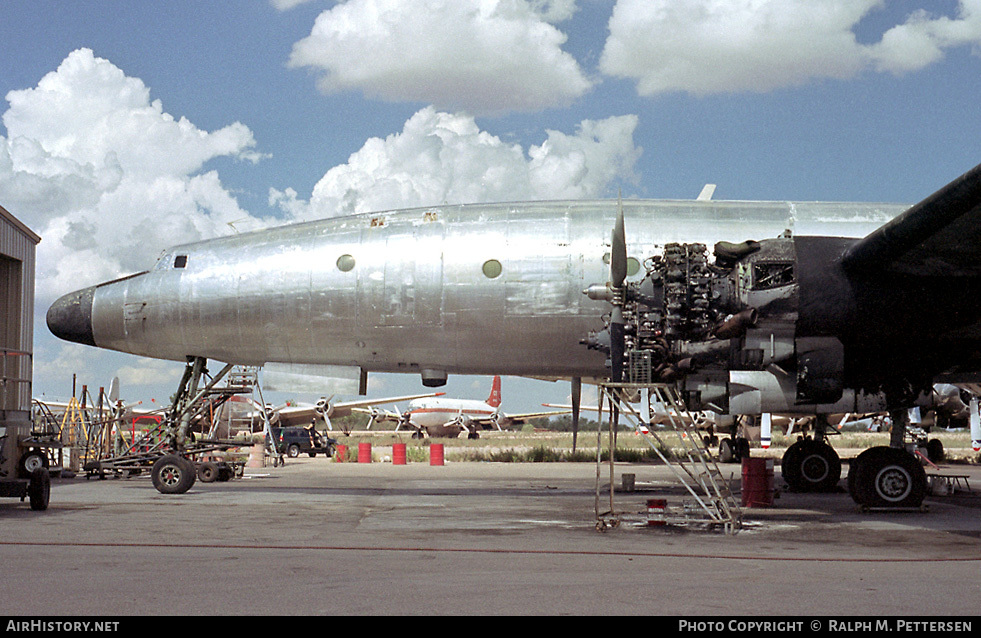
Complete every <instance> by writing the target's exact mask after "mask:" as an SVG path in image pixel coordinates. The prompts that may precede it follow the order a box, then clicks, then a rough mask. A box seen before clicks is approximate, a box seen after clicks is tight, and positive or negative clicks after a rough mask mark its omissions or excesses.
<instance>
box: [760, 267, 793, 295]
mask: <svg viewBox="0 0 981 638" xmlns="http://www.w3.org/2000/svg"><path fill="white" fill-rule="evenodd" d="M792 283H794V264H793V263H792V262H765V261H763V262H756V263H755V264H753V290H769V289H770V288H778V287H780V286H787V285H789V284H792Z"/></svg>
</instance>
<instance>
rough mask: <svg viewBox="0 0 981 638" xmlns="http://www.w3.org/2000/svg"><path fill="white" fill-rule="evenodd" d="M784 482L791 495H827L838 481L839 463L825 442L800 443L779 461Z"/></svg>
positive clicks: (836, 455) (805, 441)
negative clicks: (800, 493)
mask: <svg viewBox="0 0 981 638" xmlns="http://www.w3.org/2000/svg"><path fill="white" fill-rule="evenodd" d="M780 470H781V472H782V473H783V480H785V481H787V485H789V486H790V489H791V491H794V492H830V491H832V490H834V489H835V487H837V485H838V481H839V480H840V479H841V459H840V458H839V457H838V453H837V452H835V451H834V448H832V447H831V446H830V445H828V444H827V443H825V442H824V441H815V440H813V439H801V440H799V441H797V442H796V443H794V444H793V445H791V446H790V447H789V448H787V451H786V452H785V453H784V455H783V459H782V460H781V461H780Z"/></svg>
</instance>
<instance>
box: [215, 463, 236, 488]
mask: <svg viewBox="0 0 981 638" xmlns="http://www.w3.org/2000/svg"><path fill="white" fill-rule="evenodd" d="M233 476H235V470H234V469H232V466H230V465H229V464H228V463H220V464H219V465H218V482H219V483H224V482H226V481H230V480H232V477H233Z"/></svg>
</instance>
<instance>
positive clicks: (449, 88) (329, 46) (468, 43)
mask: <svg viewBox="0 0 981 638" xmlns="http://www.w3.org/2000/svg"><path fill="white" fill-rule="evenodd" d="M574 12H575V2H574V1H573V0H531V1H529V0H415V1H414V2H405V1H404V0H349V1H348V2H344V3H341V4H338V5H336V6H334V7H333V8H331V9H330V10H328V11H325V12H323V13H322V14H320V16H319V17H318V18H317V20H316V22H315V24H314V26H313V30H312V31H311V33H310V35H309V36H308V37H306V38H304V39H303V40H300V41H299V42H297V43H296V44H294V46H293V51H292V54H291V56H290V59H289V64H290V66H292V67H309V68H312V69H315V70H317V71H322V72H323V75H322V76H321V78H320V80H319V85H320V87H321V89H322V90H324V91H326V92H338V91H350V90H355V91H361V92H363V93H364V94H365V95H366V96H368V97H371V98H380V99H383V100H389V101H420V102H425V103H428V104H434V105H436V106H437V107H438V108H445V109H464V110H468V111H470V112H474V113H500V112H505V111H536V110H541V109H543V108H546V107H552V106H560V105H565V104H568V103H570V102H571V101H572V100H574V99H575V98H577V97H579V96H581V95H583V94H584V93H586V92H587V91H588V90H589V88H590V86H591V82H590V81H589V80H588V79H587V78H586V77H585V75H584V73H583V72H582V70H581V69H580V67H579V64H578V63H577V62H576V60H575V59H574V58H573V57H572V56H571V55H569V54H568V53H566V52H564V51H563V50H562V45H563V44H564V43H565V41H566V36H565V34H564V33H562V32H561V31H559V30H558V29H557V28H556V27H555V26H553V22H557V21H561V20H565V19H567V18H569V17H571V16H572V15H573V13H574Z"/></svg>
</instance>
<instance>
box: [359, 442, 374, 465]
mask: <svg viewBox="0 0 981 638" xmlns="http://www.w3.org/2000/svg"><path fill="white" fill-rule="evenodd" d="M358 463H371V443H358Z"/></svg>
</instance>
